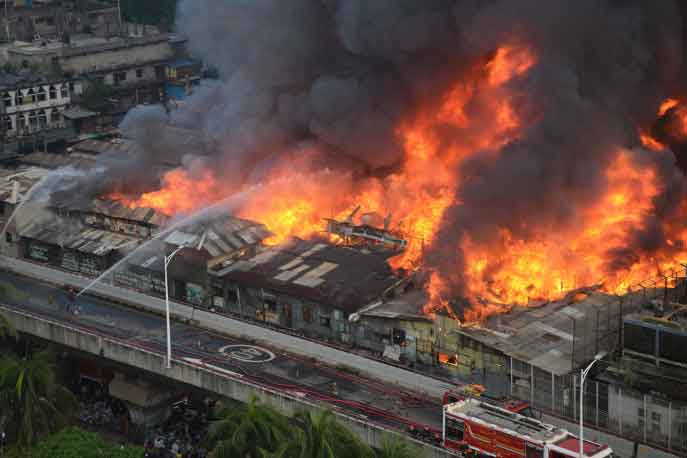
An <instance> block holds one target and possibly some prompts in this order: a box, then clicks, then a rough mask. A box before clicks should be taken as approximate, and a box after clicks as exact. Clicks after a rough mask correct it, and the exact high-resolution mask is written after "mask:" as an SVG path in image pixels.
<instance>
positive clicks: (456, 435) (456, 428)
mask: <svg viewBox="0 0 687 458" xmlns="http://www.w3.org/2000/svg"><path fill="white" fill-rule="evenodd" d="M464 434H465V424H464V423H463V422H462V421H461V420H454V419H453V418H450V417H448V416H447V417H446V439H448V440H450V441H456V442H459V441H462V440H463V435H464Z"/></svg>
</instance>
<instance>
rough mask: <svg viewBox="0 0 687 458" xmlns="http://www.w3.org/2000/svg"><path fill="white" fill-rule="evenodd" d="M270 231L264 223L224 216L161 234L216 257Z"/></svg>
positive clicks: (261, 237)
mask: <svg viewBox="0 0 687 458" xmlns="http://www.w3.org/2000/svg"><path fill="white" fill-rule="evenodd" d="M247 235H249V236H247ZM270 235H271V233H270V232H269V231H268V230H267V228H266V227H265V226H264V225H263V224H260V223H256V222H254V221H250V220H246V219H241V218H234V217H233V216H224V217H221V218H217V219H215V220H213V221H209V222H203V223H198V224H194V225H191V226H188V227H184V228H183V229H181V230H176V231H173V232H171V233H170V234H169V235H167V236H165V237H163V241H164V242H166V243H169V244H170V245H176V246H180V245H188V246H189V247H193V248H195V249H199V250H205V251H207V252H208V254H209V255H210V257H211V258H218V257H221V256H225V255H228V254H232V253H234V252H236V251H240V250H242V249H243V248H246V247H248V246H252V245H255V244H257V243H259V242H260V241H262V240H264V239H266V238H267V237H269V236H270Z"/></svg>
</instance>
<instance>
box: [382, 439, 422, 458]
mask: <svg viewBox="0 0 687 458" xmlns="http://www.w3.org/2000/svg"><path fill="white" fill-rule="evenodd" d="M419 455H420V451H419V450H418V448H417V447H416V446H414V445H413V444H411V443H410V442H408V441H407V440H406V439H403V438H401V437H398V436H392V435H390V434H389V435H386V436H384V438H383V439H382V448H381V449H380V450H379V451H378V452H377V458H415V457H416V456H419Z"/></svg>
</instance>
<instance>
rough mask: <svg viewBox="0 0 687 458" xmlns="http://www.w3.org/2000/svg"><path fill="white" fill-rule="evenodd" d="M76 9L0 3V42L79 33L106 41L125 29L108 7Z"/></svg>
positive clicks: (43, 0) (11, 0)
mask: <svg viewBox="0 0 687 458" xmlns="http://www.w3.org/2000/svg"><path fill="white" fill-rule="evenodd" d="M5 6H7V8H5ZM79 6H81V8H79V9H77V8H76V4H75V2H70V1H60V2H58V1H54V0H40V1H39V0H7V1H4V0H0V8H1V9H2V16H3V17H2V21H0V26H1V27H0V40H4V41H6V42H11V41H14V40H19V41H32V40H35V39H51V38H59V37H61V36H65V35H69V34H74V33H83V32H89V33H93V34H96V35H98V36H101V37H106V36H112V35H116V34H119V33H120V32H121V30H122V28H124V29H125V27H124V26H123V25H120V18H119V12H118V10H117V8H115V7H113V6H112V5H108V4H103V3H102V2H96V1H93V2H86V3H85V4H83V3H82V4H81V5H79Z"/></svg>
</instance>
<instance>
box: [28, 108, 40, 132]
mask: <svg viewBox="0 0 687 458" xmlns="http://www.w3.org/2000/svg"><path fill="white" fill-rule="evenodd" d="M29 126H30V127H31V128H32V129H35V128H36V127H38V113H36V112H35V111H32V112H31V113H29Z"/></svg>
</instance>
